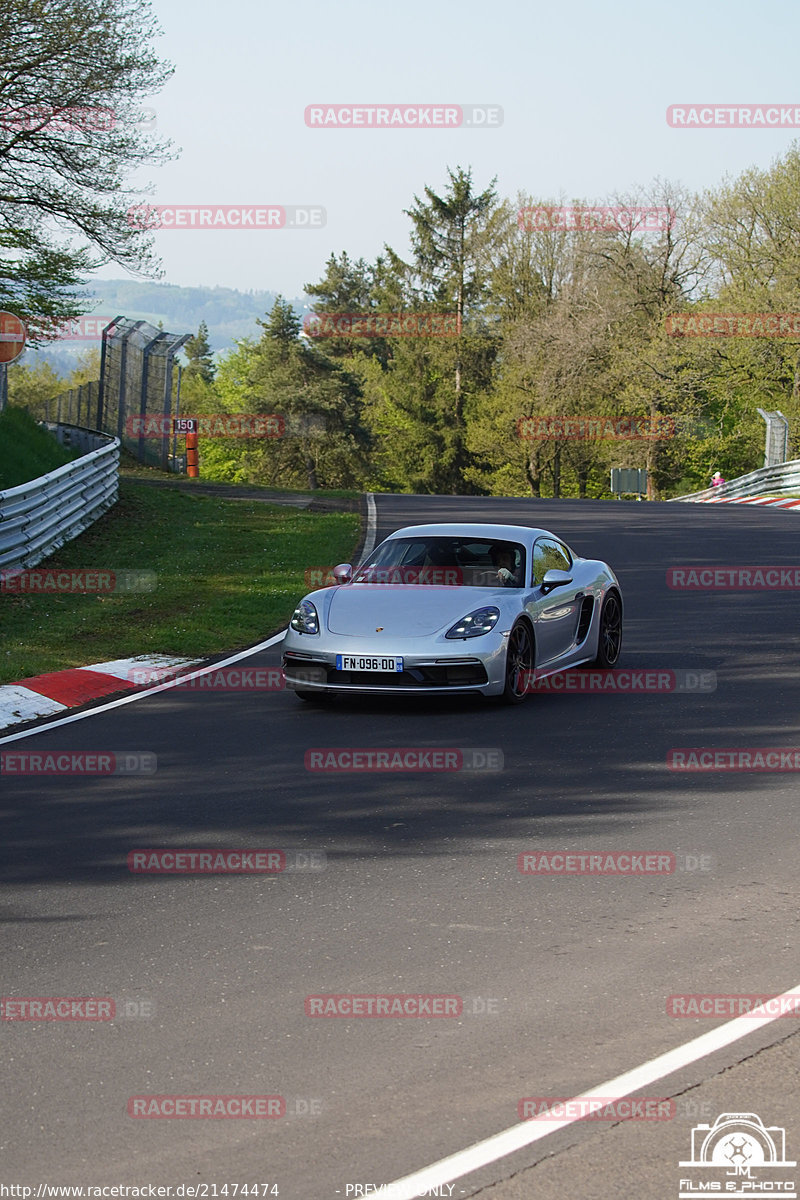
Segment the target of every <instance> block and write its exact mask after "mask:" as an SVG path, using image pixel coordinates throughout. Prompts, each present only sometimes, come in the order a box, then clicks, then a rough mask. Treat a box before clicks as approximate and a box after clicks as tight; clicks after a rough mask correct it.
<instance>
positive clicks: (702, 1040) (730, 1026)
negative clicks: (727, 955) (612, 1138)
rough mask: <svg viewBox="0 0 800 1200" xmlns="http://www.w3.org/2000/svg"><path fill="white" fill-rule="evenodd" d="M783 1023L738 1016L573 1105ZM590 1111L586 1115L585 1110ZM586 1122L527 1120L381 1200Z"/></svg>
mask: <svg viewBox="0 0 800 1200" xmlns="http://www.w3.org/2000/svg"><path fill="white" fill-rule="evenodd" d="M791 996H794V997H800V984H798V985H797V986H796V987H793V988H790V989H789V990H788V991H786V992H782V993H781V995H780V996H779V997H777V999H778V1000H783V999H785V998H787V997H791ZM773 999H775V998H773ZM778 1007H780V1006H778ZM756 1013H758V1014H763V1016H762V1015H759V1016H756V1015H754V1014H756ZM778 1019H779V1017H778V1014H771V1013H767V1012H766V1010H765V1009H764V1006H763V1005H759V1007H758V1008H754V1009H753V1011H752V1013H749V1014H748V1015H747V1016H745V1017H734V1019H733V1020H732V1021H726V1023H725V1024H724V1025H719V1026H717V1028H716V1029H712V1030H710V1031H709V1032H708V1033H703V1034H701V1035H700V1036H699V1037H696V1038H693V1039H692V1041H691V1042H686V1044H685V1045H683V1046H678V1047H676V1049H675V1050H668V1051H667V1053H666V1054H660V1055H659V1056H658V1057H657V1058H652V1059H650V1061H649V1062H646V1063H643V1064H642V1065H641V1066H639V1067H634V1069H633V1070H632V1071H627V1072H626V1073H625V1074H624V1075H618V1076H617V1077H616V1079H610V1080H608V1081H607V1082H606V1083H601V1084H598V1085H597V1087H593V1088H592V1089H591V1090H590V1091H588V1092H583V1093H582V1094H581V1095H580V1096H575V1097H574V1098H573V1100H572V1101H569V1103H573V1102H577V1101H584V1102H590V1101H592V1100H595V1099H596V1098H598V1097H602V1100H600V1101H598V1103H597V1104H595V1107H596V1108H602V1107H603V1106H604V1105H605V1104H608V1103H610V1102H611V1101H612V1100H619V1099H621V1098H622V1097H623V1096H629V1095H630V1094H631V1093H632V1092H636V1091H638V1090H639V1088H642V1087H646V1086H647V1085H648V1084H651V1083H654V1082H655V1081H656V1080H658V1079H663V1078H664V1076H665V1075H671V1074H672V1073H673V1072H674V1071H679V1070H681V1068H682V1067H687V1066H689V1065H690V1064H691V1063H694V1062H697V1061H698V1060H699V1059H701V1058H705V1057H706V1055H708V1054H713V1053H714V1051H715V1050H722V1049H723V1048H724V1047H725V1046H730V1045H731V1044H732V1043H733V1042H736V1041H738V1040H739V1039H740V1038H743V1037H745V1036H746V1035H747V1034H748V1033H753V1032H754V1031H755V1030H756V1029H760V1028H761V1027H762V1026H763V1025H768V1024H769V1023H770V1021H777V1020H778ZM584 1111H586V1110H585V1109H584ZM580 1119H581V1118H580V1117H579V1116H573V1117H563V1118H558V1119H557V1120H549V1119H548V1118H547V1117H546V1116H540V1117H534V1118H533V1119H532V1120H530V1121H523V1122H522V1123H521V1124H519V1125H512V1126H511V1127H510V1128H509V1129H504V1130H503V1131H502V1132H501V1133H496V1134H494V1135H493V1136H492V1137H489V1138H486V1139H485V1140H484V1141H482V1142H476V1143H475V1145H474V1146H468V1147H467V1149H466V1150H460V1151H459V1152H458V1153H457V1154H451V1155H450V1156H449V1157H448V1158H441V1159H439V1161H438V1162H435V1163H432V1164H431V1166H429V1167H423V1168H422V1169H421V1170H419V1171H415V1172H414V1173H413V1174H412V1175H404V1176H403V1178H402V1179H397V1180H395V1181H394V1183H390V1184H387V1186H386V1188H385V1189H383V1190H382V1191H381V1196H383V1197H384V1198H385V1200H413V1197H415V1196H418V1195H419V1194H420V1192H424V1191H429V1190H430V1189H431V1188H436V1187H441V1186H442V1185H443V1184H445V1183H450V1182H451V1181H452V1180H454V1179H460V1178H461V1177H462V1176H463V1175H469V1174H470V1172H472V1171H477V1170H478V1168H479V1167H485V1166H487V1165H488V1164H489V1163H493V1162H496V1161H497V1160H498V1159H500V1158H505V1157H506V1155H508V1154H513V1153H514V1152H515V1151H516V1150H521V1149H523V1147H525V1146H530V1145H532V1144H533V1143H534V1142H539V1141H541V1140H542V1138H546V1137H547V1136H548V1135H549V1134H551V1133H555V1132H556V1130H558V1129H563V1128H564V1126H566V1125H572V1124H573V1123H574V1122H575V1121H578V1120H580Z"/></svg>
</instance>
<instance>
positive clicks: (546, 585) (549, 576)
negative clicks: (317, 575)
mask: <svg viewBox="0 0 800 1200" xmlns="http://www.w3.org/2000/svg"><path fill="white" fill-rule="evenodd" d="M334 574H335V572H334ZM568 583H572V576H571V575H570V573H569V571H557V570H556V569H555V568H553V569H552V570H550V571H545V575H544V579H543V580H542V583H541V588H542V592H543V594H544V595H545V596H546V595H547V593H548V592H552V591H553V588H557V587H564V586H565V585H566V584H568Z"/></svg>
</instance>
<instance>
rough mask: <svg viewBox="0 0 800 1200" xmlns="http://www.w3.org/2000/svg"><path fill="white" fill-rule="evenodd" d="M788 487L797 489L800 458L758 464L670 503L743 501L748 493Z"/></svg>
mask: <svg viewBox="0 0 800 1200" xmlns="http://www.w3.org/2000/svg"><path fill="white" fill-rule="evenodd" d="M787 488H792V489H795V488H798V489H800V458H793V459H792V460H791V461H790V462H785V463H780V465H779V466H777V467H760V468H759V470H758V471H751V472H750V474H749V475H740V477H739V478H738V479H732V480H731V481H730V483H721V484H719V486H718V487H710V488H704V489H703V491H702V492H690V493H689V494H688V495H687V496H673V498H672V500H671V501H670V503H676V502H678V501H681V500H682V501H684V502H686V503H688V504H709V503H711V504H713V503H714V502H715V501H721V500H744V499H746V498H747V497H748V496H763V495H764V492H782V491H785V490H786V489H787Z"/></svg>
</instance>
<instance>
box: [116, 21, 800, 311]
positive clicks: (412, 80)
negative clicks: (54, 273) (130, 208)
mask: <svg viewBox="0 0 800 1200" xmlns="http://www.w3.org/2000/svg"><path fill="white" fill-rule="evenodd" d="M153 8H154V12H155V13H156V15H157V17H158V19H159V21H160V23H161V25H162V27H163V30H164V36H163V37H162V38H160V39H159V40H158V42H157V49H158V52H159V54H160V55H161V57H163V58H167V59H168V60H170V61H171V62H172V63H174V64H175V67H176V70H175V74H174V76H173V78H172V80H171V81H170V82H169V83H168V84H167V86H166V88H165V89H164V90H163V91H162V92H161V93H160V94H159V95H158V96H157V97H155V98H153V99H152V100H151V101H149V103H150V104H151V105H152V107H153V108H154V109H155V113H156V127H157V130H158V132H159V133H160V134H162V135H164V136H167V137H169V138H171V139H172V140H173V141H174V142H175V144H176V146H177V147H179V148H180V149H181V151H182V153H181V154H180V156H179V157H178V158H177V159H176V160H175V161H174V162H171V163H168V164H166V165H164V166H162V167H159V168H152V169H151V170H150V171H149V172H148V173H147V178H149V179H151V180H152V182H153V183H154V184H155V193H154V195H153V197H152V202H154V203H158V204H163V205H169V204H180V205H212V204H213V205H270V204H273V205H274V204H278V205H312V206H319V207H322V208H324V209H325V212H326V224H325V226H324V227H323V228H317V229H314V230H308V229H306V230H301V229H248V230H235V229H230V230H220V229H214V230H208V229H180V230H170V231H167V230H160V231H159V232H158V233H157V234H156V248H157V251H158V253H159V254H160V255H161V257H162V260H163V266H164V269H165V275H164V281H165V282H168V283H176V284H207V285H215V284H219V285H224V286H229V287H236V288H241V289H247V288H265V289H273V290H277V291H281V292H283V293H284V294H285V295H287V296H296V295H300V294H301V293H302V291H303V285H304V284H305V283H307V282H313V281H316V280H317V279H319V278H320V276H321V275H322V273H323V270H324V264H325V260H326V259H327V257H328V255H329V254H330V253H331V252H334V251H335V252H337V253H338V252H340V251H342V250H346V251H347V252H348V254H350V255H351V256H352V257H354V258H357V257H359V256H362V255H363V256H364V257H365V258H366V259H368V260H372V259H374V258H375V256H376V255H377V254H378V253H379V252H380V251H381V248H382V246H383V244H384V242H388V243H389V244H390V245H392V246H393V247H394V248H395V249H396V250H398V251H399V252H400V253H401V254H402V253H406V252H407V250H408V232H409V220H408V217H406V216H405V215H404V213H403V211H402V210H403V209H404V208H408V207H410V206H411V204H412V203H413V198H414V195H415V193H416V194H417V195H421V194H422V190H423V188H424V186H425V185H426V184H427V185H429V186H431V187H433V188H434V189H435V190H436V191H441V190H442V189H443V188H444V185H445V180H446V168H447V167H448V166H450V167H451V168H455V167H456V166H463V167H465V168H466V167H469V166H471V167H472V169H473V179H474V182H475V185H476V188H477V189H478V190H483V189H484V188H485V187H486V186H487V185H488V184H489V182H490V180H491V179H492V177H493V176H495V175H496V176H497V189H498V192H499V194H500V195H501V196H507V197H509V198H512V199H513V198H514V197H515V195H516V193H517V191H518V190H519V189H524V190H525V191H527V192H530V193H531V194H532V195H533V196H535V197H537V198H538V197H541V198H548V197H549V198H553V199H556V200H557V199H558V198H559V196H562V195H563V196H565V197H566V198H567V200H571V199H575V198H585V199H586V200H587V201H590V202H598V201H600V200H601V199H603V198H604V197H606V196H607V195H609V194H611V193H614V192H624V191H626V190H627V189H630V188H632V187H635V186H637V185H644V186H647V185H648V184H650V183H651V182H652V181H653V180H654V179H655V178H656V177H661V178H662V179H668V180H671V181H674V182H681V183H683V184H684V185H686V186H687V187H689V188H690V189H693V190H694V189H702V188H705V187H708V186H712V185H714V184H715V183H717V182H719V181H721V179H722V178H723V176H725V175H726V174H728V175H735V174H737V173H739V172H740V171H741V170H743V169H744V168H746V167H747V166H749V165H751V164H756V165H758V166H761V167H766V166H768V165H769V163H770V162H771V161H772V160H773V159H774V158H775V157H777V156H778V155H780V154H782V153H783V152H784V151H785V149H786V148H787V147H788V146H789V144H790V143H791V141H792V140H793V138H796V137H797V138H800V129H791V128H787V129H778V130H773V129H752V130H748V129H722V128H711V129H673V128H670V127H669V126H668V125H667V121H666V109H667V106H668V105H670V104H679V103H682V102H687V103H690V102H694V103H698V104H699V103H706V104H711V103H714V104H739V103H749V104H755V103H763V104H766V103H776V104H778V103H780V104H796V105H797V106H798V108H800V77H799V73H798V67H797V57H798V34H799V33H800V17H799V16H798V0H773V2H772V3H771V4H769V5H764V6H763V7H761V6H758V5H756V4H754V3H752V2H749V3H744V2H743V0H702V2H698V0H669V2H668V3H665V4H658V3H642V2H637V3H627V2H625V0H605V2H604V3H603V2H600V3H598V2H597V0H569V2H565V0H562V2H561V3H558V4H556V3H554V2H552V0H550V2H549V3H542V2H541V0H531V2H529V3H524V2H520V0H506V2H505V3H502V4H498V3H494V4H492V3H483V4H478V3H476V2H475V0H461V2H460V3H455V2H451V3H443V2H442V0H403V2H402V3H395V4H387V3H373V4H368V3H366V2H364V0H362V2H354V0H336V3H329V4H323V3H321V2H320V0H300V3H282V4H275V3H266V4H263V5H262V4H260V3H254V2H251V0H227V2H226V3H224V4H221V3H219V2H218V0H214V2H213V3H212V2H211V0H191V2H190V0H154V3H153ZM384 102H385V103H389V104H392V105H394V104H398V105H399V104H403V105H407V104H418V103H420V104H421V103H425V104H461V105H464V104H484V105H499V106H500V107H502V110H503V123H502V125H501V126H499V127H494V128H480V129H467V128H456V129H446V128H426V129H413V128H389V129H368V128H357V129H356V128H352V129H335V128H334V129H331V128H324V129H313V128H309V127H307V126H306V124H305V119H304V114H305V109H306V106H307V105H310V104H325V105H333V104H377V103H384ZM101 274H102V276H103V277H105V278H113V277H119V276H121V275H123V274H124V272H122V271H121V269H120V268H119V267H116V266H114V265H111V266H110V267H107V268H105V269H104V270H103V271H102V273H101Z"/></svg>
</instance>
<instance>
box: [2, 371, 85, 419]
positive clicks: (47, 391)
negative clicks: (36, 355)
mask: <svg viewBox="0 0 800 1200" xmlns="http://www.w3.org/2000/svg"><path fill="white" fill-rule="evenodd" d="M69 386H70V385H69V384H68V383H67V381H66V380H65V379H64V378H62V376H61V375H59V374H58V372H57V371H55V370H54V369H53V367H52V365H51V364H50V363H49V362H47V361H46V360H45V359H44V358H40V359H39V360H38V362H34V363H26V362H24V360H23V362H15V363H12V364H11V365H10V366H9V368H8V402H9V404H10V405H15V406H17V407H19V408H27V410H28V412H29V413H30V414H31V415H32V416H34V417H36V419H37V420H40V421H43V420H44V419H45V417H46V415H47V401H48V400H52V399H53V398H54V397H55V396H57V395H58V394H59V392H64V391H66V389H67V388H68V387H69Z"/></svg>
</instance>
